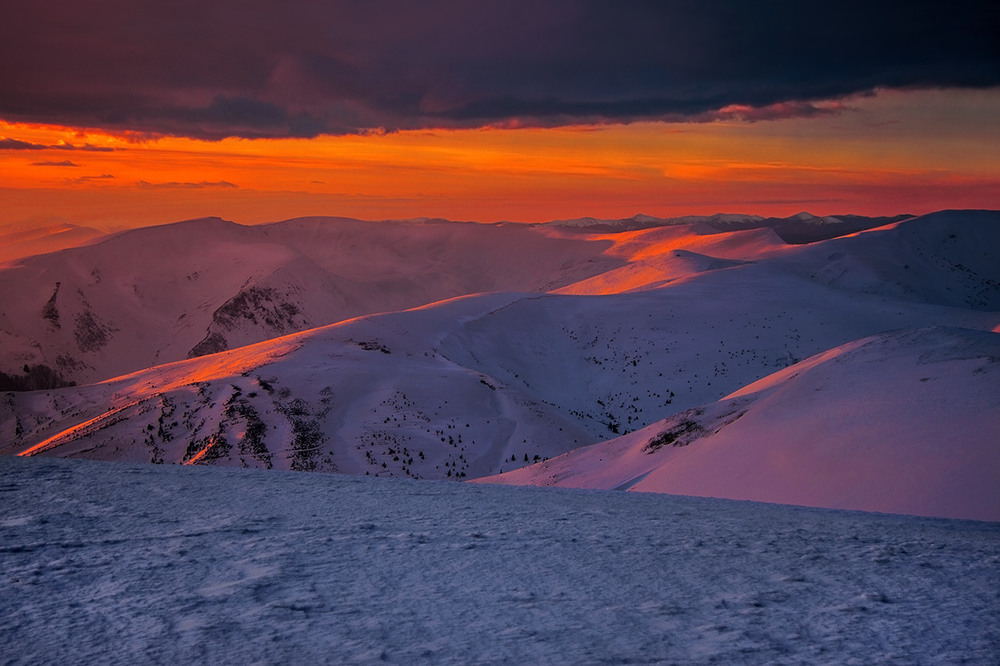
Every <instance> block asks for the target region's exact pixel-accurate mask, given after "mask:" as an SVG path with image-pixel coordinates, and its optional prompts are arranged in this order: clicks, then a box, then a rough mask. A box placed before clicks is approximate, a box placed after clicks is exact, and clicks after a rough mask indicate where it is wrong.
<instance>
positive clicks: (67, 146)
mask: <svg viewBox="0 0 1000 666" xmlns="http://www.w3.org/2000/svg"><path fill="white" fill-rule="evenodd" d="M0 96H2V95H0ZM0 150H84V151H90V152H99V153H110V152H112V151H114V150H115V149H114V148H111V147H110V146H93V145H91V144H89V143H87V144H84V145H82V146H75V145H73V144H71V143H55V144H52V145H46V144H44V143H30V142H28V141H19V140H18V139H8V138H0Z"/></svg>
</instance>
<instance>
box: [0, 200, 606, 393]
mask: <svg viewBox="0 0 1000 666" xmlns="http://www.w3.org/2000/svg"><path fill="white" fill-rule="evenodd" d="M609 245H610V243H609V242H607V241H603V242H602V241H595V240H593V239H590V240H583V239H579V238H558V237H555V236H554V235H553V234H546V233H544V232H542V231H538V230H534V229H531V228H528V227H525V226H522V225H513V224H507V225H482V224H472V223H451V222H444V221H438V220H426V221H422V220H418V221H405V222H392V221H389V222H379V223H370V222H362V221H359V220H350V219H343V218H302V219H296V220H289V221H286V222H281V223H276V224H272V225H263V226H255V227H245V226H241V225H237V224H233V223H231V222H225V221H223V220H220V219H217V218H216V219H202V220H192V221H188V222H181V223H177V224H172V225H165V226H159V227H149V228H144V229H137V230H134V231H129V232H124V233H120V234H117V235H115V236H112V237H110V238H108V239H106V240H104V241H102V242H99V243H97V244H95V245H91V246H87V247H80V248H71V249H66V250H63V251H61V252H58V253H55V254H47V255H41V256H35V257H30V258H26V259H23V260H21V261H20V262H19V264H17V265H14V266H10V267H8V268H6V269H0V303H2V304H3V307H2V309H0V372H3V373H5V375H7V376H8V377H19V376H22V375H25V374H29V371H33V372H31V373H30V374H33V375H35V376H39V377H41V378H43V379H44V378H45V377H48V376H49V375H55V376H58V377H59V378H61V379H62V381H64V382H69V381H74V382H77V383H84V382H91V381H99V380H102V379H108V378H110V377H115V376H118V375H121V374H124V373H126V372H132V371H134V370H138V369H141V368H148V367H151V366H154V365H158V364H161V363H167V362H171V361H177V360H181V359H184V358H188V357H192V356H200V355H203V354H207V353H213V352H217V351H222V350H225V349H231V348H235V347H239V346H242V345H246V344H250V343H254V342H260V341H262V340H268V339H270V338H273V337H276V336H279V335H284V334H287V333H292V332H297V331H303V330H308V329H310V328H314V327H316V326H321V325H324V324H331V323H334V322H338V321H342V320H344V319H348V318H351V317H356V316H359V315H365V314H371V313H374V312H387V311H395V310H400V309H405V308H410V307H415V306H418V305H424V304H426V303H430V302H434V301H439V300H442V299H446V298H452V297H456V296H462V295H465V294H472V293H480V292H487V291H498V290H517V291H526V292H532V291H547V290H549V289H552V288H556V287H560V286H563V285H566V284H570V283H572V282H575V281H577V280H580V279H582V278H585V277H590V276H592V275H594V274H597V273H600V272H603V271H605V270H607V269H608V268H610V267H612V266H616V265H619V264H620V263H621V262H620V260H616V259H614V258H611V257H605V256H603V255H602V254H601V252H602V250H603V249H605V248H606V247H608V246H609ZM39 366H41V368H42V369H39ZM26 367H27V368H28V370H25V368H26ZM44 369H47V370H48V372H45V371H44ZM8 383H10V382H8Z"/></svg>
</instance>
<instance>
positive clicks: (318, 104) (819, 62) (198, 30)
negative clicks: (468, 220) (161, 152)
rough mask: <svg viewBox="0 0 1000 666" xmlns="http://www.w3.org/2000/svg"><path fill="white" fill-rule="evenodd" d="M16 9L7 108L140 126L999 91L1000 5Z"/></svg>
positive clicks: (755, 114) (744, 108)
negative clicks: (889, 91) (877, 92)
mask: <svg viewBox="0 0 1000 666" xmlns="http://www.w3.org/2000/svg"><path fill="white" fill-rule="evenodd" d="M18 4H19V6H17V7H15V8H12V9H10V11H8V12H7V16H6V17H5V20H4V22H3V24H2V25H0V61H2V62H4V63H5V66H4V67H3V68H2V69H0V118H2V119H3V120H6V121H9V122H39V123H54V124H63V125H71V126H82V127H94V128H101V129H105V130H110V131H117V132H128V133H139V134H140V135H141V134H152V135H162V134H166V135H176V136H188V137H193V138H199V139H210V140H211V139H221V138H224V137H228V136H237V137H248V138H255V137H312V136H316V135H319V134H346V133H365V132H383V131H395V130H402V129H418V128H463V127H483V126H544V127H548V126H559V125H568V124H582V123H602V122H632V121H637V120H672V121H706V120H713V119H719V118H732V117H738V118H743V119H747V120H766V119H769V118H779V117H787V116H788V115H795V114H799V115H816V114H819V113H830V112H835V111H836V107H835V106H833V105H831V104H829V101H830V100H836V99H838V98H841V97H844V96H847V95H852V94H857V93H864V92H867V91H870V90H873V89H876V88H879V87H889V88H899V87H954V86H958V87H989V86H996V85H1000V48H998V46H997V40H996V35H997V34H1000V5H998V4H997V3H996V2H994V1H992V0H981V1H962V0H959V1H956V2H949V3H941V2H927V1H922V0H916V1H908V2H902V1H898V0H894V1H889V2H866V3H859V2H847V3H844V2H841V3H804V2H801V1H799V0H795V1H791V0H781V1H767V0H762V1H761V2H754V3H749V2H735V1H732V2H712V1H710V0H709V1H706V2H698V3H689V2H675V1H674V2H672V1H669V0H667V1H657V2H637V1H628V0H625V1H623V2H595V1H585V0H576V1H571V0H553V1H550V2H545V3H537V2H527V1H525V0H505V1H503V2H497V1H495V0H482V1H478V2H467V1H466V0H427V1H425V2H409V1H403V0H373V1H372V2H348V1H327V2H320V1H318V0H316V1H304V2H296V3H284V2H278V1H277V0H272V1H264V0H261V1H260V2H241V1H239V0H216V1H213V2H204V0H198V1H197V2H195V1H192V0H175V1H174V2H169V3H164V2H154V1H153V0H140V1H136V0H94V1H92V2H86V3H81V2H77V1H76V0H53V1H52V2H46V3H18ZM13 147H14V146H6V148H8V149H9V148H13Z"/></svg>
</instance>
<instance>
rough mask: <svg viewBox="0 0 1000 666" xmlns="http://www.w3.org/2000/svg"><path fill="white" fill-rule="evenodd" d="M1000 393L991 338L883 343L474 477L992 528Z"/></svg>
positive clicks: (935, 333) (879, 339) (840, 351)
mask: <svg viewBox="0 0 1000 666" xmlns="http://www.w3.org/2000/svg"><path fill="white" fill-rule="evenodd" d="M998 389H1000V333H994V332H989V331H970V330H967V329H948V328H926V329H917V330H904V331H897V332H893V333H884V334H881V335H877V336H874V337H872V338H866V339H864V340H860V341H856V342H851V343H848V344H846V345H842V346H839V347H836V348H834V349H832V350H829V351H826V352H823V353H821V354H818V355H817V356H814V357H812V358H809V359H806V360H804V361H801V362H799V363H796V364H795V365H793V366H791V367H788V368H785V369H784V370H780V371H778V372H776V373H774V374H772V375H770V376H768V377H765V378H764V379H761V380H758V381H757V382H754V383H752V384H750V385H748V386H746V387H744V388H742V389H740V390H739V391H736V392H734V393H732V394H730V395H729V396H727V397H726V398H725V399H723V400H719V401H717V402H714V403H709V404H706V405H702V406H699V407H695V408H692V409H688V410H685V411H683V412H680V413H679V414H676V415H674V416H672V417H670V418H669V419H665V420H663V421H660V422H658V423H655V424H653V425H651V426H648V427H646V428H643V429H642V430H639V431H637V432H634V433H630V434H628V435H625V436H623V437H620V438H617V439H614V440H611V441H607V442H602V443H600V444H595V445H593V446H589V447H585V448H581V449H576V450H574V451H571V452H569V453H567V454H565V455H563V456H560V457H558V458H554V459H552V460H548V461H545V462H541V463H539V464H537V465H532V466H530V467H526V468H523V469H520V470H517V471H514V472H508V473H506V474H504V475H502V476H497V477H490V478H487V479H483V481H484V482H487V483H505V484H512V485H556V486H567V487H581V488H604V489H623V490H624V489H629V490H635V491H647V492H661V493H671V494H678V495H700V496H705V497H726V498H731V499H746V500H756V501H764V502H776V503H782V504H800V505H807V506H822V507H834V508H845V509H864V510H868V511H882V512H889V513H907V514H917V515H932V516H944V517H951V518H973V519H979V520H994V521H1000V483H998V475H1000V390H998Z"/></svg>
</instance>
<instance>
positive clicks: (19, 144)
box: [0, 139, 48, 150]
mask: <svg viewBox="0 0 1000 666" xmlns="http://www.w3.org/2000/svg"><path fill="white" fill-rule="evenodd" d="M45 148H48V146H43V145H41V144H38V143H28V142H27V141H18V140H17V139H0V150H44V149H45Z"/></svg>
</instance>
